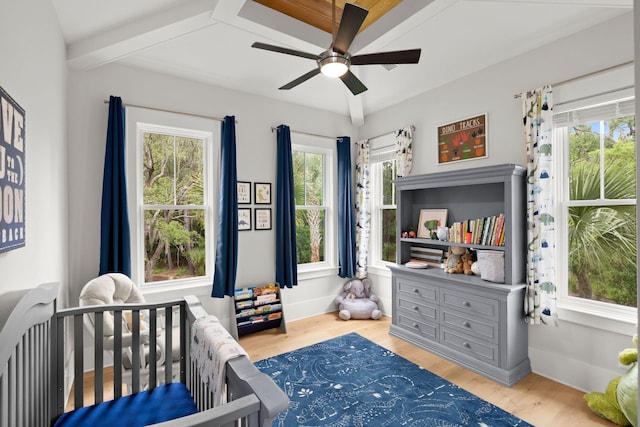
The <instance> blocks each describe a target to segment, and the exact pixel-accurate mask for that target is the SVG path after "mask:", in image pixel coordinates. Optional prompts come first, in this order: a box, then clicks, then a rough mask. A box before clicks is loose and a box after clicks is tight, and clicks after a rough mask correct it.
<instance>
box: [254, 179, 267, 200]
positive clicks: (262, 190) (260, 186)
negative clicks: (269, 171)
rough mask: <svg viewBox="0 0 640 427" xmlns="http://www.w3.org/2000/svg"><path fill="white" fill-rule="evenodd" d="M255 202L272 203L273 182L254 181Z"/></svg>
mask: <svg viewBox="0 0 640 427" xmlns="http://www.w3.org/2000/svg"><path fill="white" fill-rule="evenodd" d="M253 190H254V191H253V194H254V198H255V200H254V203H255V204H256V205H270V204H271V183H269V182H254V183H253Z"/></svg>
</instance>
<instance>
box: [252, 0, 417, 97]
mask: <svg viewBox="0 0 640 427" xmlns="http://www.w3.org/2000/svg"><path fill="white" fill-rule="evenodd" d="M368 13H369V11H368V10H367V9H364V8H362V7H360V6H356V5H354V4H351V3H345V5H344V10H343V12H342V19H341V20H340V26H339V27H338V31H335V0H334V1H333V25H334V31H333V42H332V43H331V46H330V47H329V49H327V50H325V51H324V52H322V53H321V54H319V55H314V54H312V53H307V52H302V51H299V50H294V49H288V48H286V47H280V46H273V45H270V44H266V43H260V42H255V43H254V44H252V45H251V47H255V48H257V49H264V50H270V51H272V52H279V53H284V54H287V55H293V56H300V57H302V58H308V59H313V60H315V61H316V63H317V64H318V67H317V68H314V69H313V70H311V71H309V72H308V73H306V74H303V75H302V76H300V77H298V78H297V79H295V80H293V81H291V82H289V83H287V84H286V85H284V86H282V87H280V89H283V90H288V89H291V88H293V87H296V86H298V85H299V84H300V83H303V82H305V81H307V80H309V79H310V78H311V77H313V76H315V75H316V74H320V73H322V74H324V75H327V76H329V77H339V78H340V79H341V80H342V81H343V82H344V84H345V85H346V86H347V87H348V88H349V90H350V91H351V93H353V94H354V95H358V94H360V93H362V92H364V91H365V90H367V87H366V86H365V85H364V84H363V83H362V82H361V81H360V80H359V79H358V78H357V77H356V76H355V75H354V74H353V73H352V72H351V71H350V70H349V67H350V66H352V65H373V64H380V65H382V64H417V63H418V61H419V60H420V49H411V50H395V51H389V52H378V53H369V54H364V55H354V56H351V54H350V53H349V47H350V46H351V43H352V42H353V39H354V38H355V37H356V34H358V31H359V30H360V27H361V26H362V23H363V22H364V20H365V18H366V17H367V14H368Z"/></svg>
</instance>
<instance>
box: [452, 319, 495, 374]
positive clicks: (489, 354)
mask: <svg viewBox="0 0 640 427" xmlns="http://www.w3.org/2000/svg"><path fill="white" fill-rule="evenodd" d="M440 343H442V344H444V345H446V346H448V347H450V348H452V349H454V350H457V351H460V352H462V353H466V354H468V355H469V356H471V357H473V358H475V359H478V360H481V361H483V362H487V363H490V364H492V365H498V362H499V360H498V345H493V344H491V343H481V342H479V341H475V340H473V339H469V337H468V336H465V334H461V333H458V332H456V331H454V330H452V329H450V328H445V327H442V328H441V330H440Z"/></svg>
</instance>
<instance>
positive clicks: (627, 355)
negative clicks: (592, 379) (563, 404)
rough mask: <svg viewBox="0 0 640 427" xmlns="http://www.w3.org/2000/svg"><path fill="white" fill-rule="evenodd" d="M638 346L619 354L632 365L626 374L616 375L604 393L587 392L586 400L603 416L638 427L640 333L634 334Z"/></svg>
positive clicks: (626, 364) (622, 359) (621, 358)
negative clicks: (639, 349) (639, 334)
mask: <svg viewBox="0 0 640 427" xmlns="http://www.w3.org/2000/svg"><path fill="white" fill-rule="evenodd" d="M633 342H634V343H635V344H636V348H627V349H625V350H622V351H621V352H620V353H619V354H618V360H619V361H620V363H622V364H623V365H625V366H629V365H631V369H629V370H628V371H627V373H626V374H624V375H622V376H620V377H616V378H614V379H613V380H611V382H609V385H608V386H607V389H606V390H605V392H604V393H597V392H594V393H587V394H585V395H584V400H586V401H587V405H589V408H591V410H592V411H593V412H595V413H596V414H598V415H600V416H601V417H602V418H604V419H607V420H609V421H611V422H612V423H615V424H618V425H620V426H630V425H633V426H634V427H637V419H638V418H637V417H638V406H637V402H638V347H637V345H638V335H637V334H636V335H634V337H633Z"/></svg>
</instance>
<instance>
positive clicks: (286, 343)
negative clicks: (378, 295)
mask: <svg viewBox="0 0 640 427" xmlns="http://www.w3.org/2000/svg"><path fill="white" fill-rule="evenodd" d="M389 326H391V319H390V318H389V317H386V316H385V317H383V318H382V319H380V320H350V321H346V322H345V321H344V320H341V319H340V318H338V315H337V313H328V314H322V315H319V316H313V317H309V318H307V319H302V320H296V321H294V322H287V333H286V334H285V333H283V332H282V331H281V330H280V329H270V330H267V331H262V332H258V333H256V334H251V335H246V336H243V337H241V338H240V344H241V345H242V346H243V347H244V348H245V350H246V351H247V353H249V357H250V358H251V360H253V361H258V360H262V359H264V358H267V357H271V356H275V355H278V354H281V353H285V352H288V351H291V350H295V349H297V348H301V347H306V346H308V345H312V344H315V343H318V342H322V341H325V340H328V339H331V338H334V337H337V336H340V335H344V334H348V333H350V332H357V333H358V334H360V335H362V336H363V337H365V338H367V339H369V340H371V341H373V342H375V343H376V344H378V345H380V346H382V347H385V348H387V349H389V350H391V351H393V352H394V353H396V354H398V355H400V356H402V357H404V358H405V359H408V360H410V361H412V362H413V363H416V364H417V365H420V366H422V367H423V368H425V369H428V370H429V371H431V372H433V373H434V374H437V375H440V376H441V377H443V378H446V379H447V380H449V381H451V382H452V383H454V384H456V385H458V386H460V387H462V388H464V389H465V390H467V391H469V392H471V393H473V394H475V395H477V396H480V397H481V398H483V399H485V400H487V401H489V402H491V403H493V404H495V405H497V406H499V407H501V408H502V409H504V410H505V411H508V412H510V413H512V414H514V415H516V416H518V417H520V418H522V419H523V420H525V421H527V422H529V423H531V424H533V425H535V426H538V427H551V426H553V427H555V426H563V427H571V426H580V427H583V426H609V427H612V426H615V425H614V424H612V423H609V422H608V421H606V420H604V419H602V418H600V417H598V416H597V415H595V414H594V413H593V412H592V411H591V410H590V409H589V408H588V407H587V404H586V403H585V401H584V399H583V397H582V396H583V395H584V393H582V392H581V391H578V390H575V389H573V388H571V387H567V386H565V385H562V384H559V383H557V382H554V381H551V380H549V379H546V378H544V377H541V376H540V375H536V374H529V375H528V376H526V377H525V378H523V379H522V380H521V381H520V382H518V383H517V384H516V385H514V386H513V387H511V388H509V387H505V386H502V385H500V384H498V383H496V382H494V381H491V380H489V379H486V378H485V377H483V376H481V375H479V374H476V373H474V372H472V371H469V370H467V369H465V368H462V367H460V366H458V365H456V364H454V363H451V362H449V361H447V360H445V359H442V358H440V357H438V356H436V355H434V354H432V353H429V352H428V351H425V350H422V349H420V348H418V347H416V346H414V345H413V344H409V343H407V342H405V341H403V340H401V339H399V338H395V337H393V336H391V335H389ZM112 381H113V380H112V373H111V370H110V369H106V370H105V385H106V388H107V389H111V388H113V387H112V386H111V387H109V385H108V383H109V382H111V384H113V382H112ZM84 382H85V386H84V396H85V402H86V404H89V402H93V375H92V373H88V374H86V375H85V381H84ZM125 393H126V392H125ZM71 396H73V391H72V393H71ZM112 396H113V395H112V394H111V395H108V394H105V400H106V399H111V398H112ZM71 408H72V403H71V402H69V406H68V407H67V410H70V409H71Z"/></svg>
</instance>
